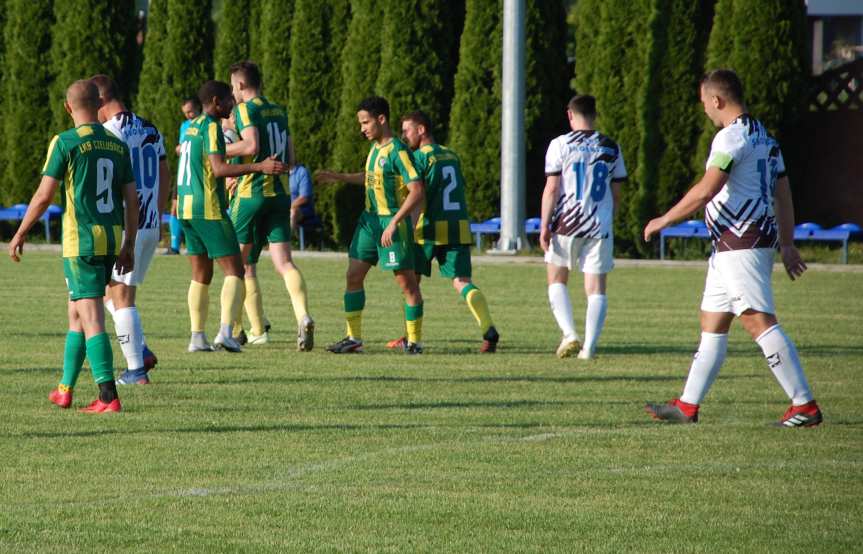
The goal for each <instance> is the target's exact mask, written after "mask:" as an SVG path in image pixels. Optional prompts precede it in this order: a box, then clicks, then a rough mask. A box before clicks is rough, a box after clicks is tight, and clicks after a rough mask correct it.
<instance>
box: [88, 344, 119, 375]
mask: <svg viewBox="0 0 863 554" xmlns="http://www.w3.org/2000/svg"><path fill="white" fill-rule="evenodd" d="M87 358H88V359H89V360H90V371H92V372H93V380H94V381H95V382H96V384H97V385H99V384H102V383H107V382H108V381H113V380H114V353H113V352H111V339H109V338H108V334H107V333H104V332H102V333H99V334H98V335H94V336H92V337H90V338H89V339H87Z"/></svg>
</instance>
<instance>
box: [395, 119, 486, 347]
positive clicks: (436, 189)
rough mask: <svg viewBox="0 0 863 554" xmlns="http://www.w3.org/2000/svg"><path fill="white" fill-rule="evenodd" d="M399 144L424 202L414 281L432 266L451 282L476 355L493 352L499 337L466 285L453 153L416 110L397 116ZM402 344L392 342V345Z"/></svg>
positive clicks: (466, 239)
mask: <svg viewBox="0 0 863 554" xmlns="http://www.w3.org/2000/svg"><path fill="white" fill-rule="evenodd" d="M401 124H402V140H403V141H404V142H405V144H407V145H408V146H409V147H410V149H411V150H413V160H414V165H415V166H416V168H417V171H419V173H420V175H421V176H422V178H423V182H425V187H426V190H425V201H424V202H423V203H422V205H421V206H420V210H419V216H418V217H417V224H416V231H415V240H416V244H417V249H416V272H417V281H419V280H420V279H421V278H422V277H421V276H422V275H425V276H431V271H432V261H433V260H437V262H438V267H439V268H440V273H441V275H443V276H444V277H446V278H448V279H452V285H453V287H455V290H456V291H458V292H459V294H461V296H462V298H464V299H465V302H467V306H468V308H469V309H470V311H471V313H472V314H473V316H474V318H476V322H477V324H478V325H479V327H480V331H481V332H482V345H481V346H480V352H488V353H491V352H495V351H496V350H497V343H498V340H499V339H500V335H499V334H498V332H497V329H495V327H494V323H493V322H492V320H491V314H490V313H489V311H488V303H487V302H486V299H485V295H484V294H483V293H482V291H481V290H479V288H477V287H476V285H474V284H473V282H472V281H471V262H470V245H471V242H472V241H471V235H470V221H469V219H468V215H467V202H466V200H465V180H464V175H463V174H462V172H461V162H460V161H459V157H458V155H456V153H455V152H453V151H452V150H450V149H449V148H447V147H446V146H441V145H440V144H437V143H436V142H435V138H434V136H433V135H432V124H431V119H430V118H429V116H428V115H426V114H425V113H423V112H421V111H416V112H411V113H409V114H407V115H405V116H403V117H402V121H401ZM402 340H403V339H398V340H396V341H392V342H391V343H390V344H391V345H392V346H397V345H398V344H399V343H400V341H402Z"/></svg>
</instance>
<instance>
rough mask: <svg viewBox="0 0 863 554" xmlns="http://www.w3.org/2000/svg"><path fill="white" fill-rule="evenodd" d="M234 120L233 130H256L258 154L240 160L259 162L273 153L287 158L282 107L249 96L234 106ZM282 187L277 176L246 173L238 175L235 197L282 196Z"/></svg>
mask: <svg viewBox="0 0 863 554" xmlns="http://www.w3.org/2000/svg"><path fill="white" fill-rule="evenodd" d="M234 117H235V119H236V121H237V133H240V134H242V132H243V129H245V128H247V127H255V128H256V129H258V155H257V156H245V157H243V160H242V162H241V163H247V164H250V163H257V162H262V161H264V160H266V159H267V158H269V157H270V156H273V155H275V156H276V158H278V159H279V160H281V161H282V162H285V163H287V161H288V135H290V132H289V131H288V115H287V112H285V108H283V107H282V106H280V105H279V104H274V103H272V102H270V101H269V100H267V99H266V98H265V97H263V96H258V97H256V98H252V99H251V100H249V101H248V102H243V103H242V104H239V105H237V107H236V108H234ZM285 194H286V192H285V187H284V185H283V184H282V180H281V177H279V176H278V175H265V174H263V173H250V174H248V175H243V176H242V177H239V183H238V184H237V196H238V197H239V198H252V197H253V196H263V197H272V196H280V195H285Z"/></svg>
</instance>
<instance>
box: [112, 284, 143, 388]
mask: <svg viewBox="0 0 863 554" xmlns="http://www.w3.org/2000/svg"><path fill="white" fill-rule="evenodd" d="M117 277H122V276H118V275H114V276H113V278H112V279H111V283H110V284H109V285H108V289H109V291H110V292H109V294H110V295H111V301H110V302H106V304H110V306H111V309H110V312H111V316H112V318H113V319H114V332H115V333H116V335H117V342H119V343H120V350H121V351H122V352H123V357H124V358H126V371H124V372H123V373H122V374H121V375H120V377H118V379H117V382H118V383H119V384H121V385H132V384H142V385H145V384H148V383H149V382H150V380H149V377H148V376H147V368H146V367H145V366H144V329H143V327H142V326H141V316H140V314H139V313H138V308H137V307H136V306H135V296H136V290H137V287H135V286H131V285H127V284H126V283H123V282H118V281H115V280H114V279H115V278H117Z"/></svg>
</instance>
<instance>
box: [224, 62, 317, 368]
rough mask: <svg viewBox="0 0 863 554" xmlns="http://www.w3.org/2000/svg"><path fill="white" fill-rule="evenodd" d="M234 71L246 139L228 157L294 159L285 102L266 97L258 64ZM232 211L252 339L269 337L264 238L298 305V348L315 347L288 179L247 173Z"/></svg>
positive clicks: (238, 65)
mask: <svg viewBox="0 0 863 554" xmlns="http://www.w3.org/2000/svg"><path fill="white" fill-rule="evenodd" d="M230 74H231V87H232V89H233V93H234V99H235V100H236V102H237V107H236V109H235V110H234V115H235V119H236V124H237V131H238V132H239V133H240V137H241V139H242V140H240V141H237V142H235V143H233V144H229V145H228V146H227V147H226V151H227V154H228V156H242V157H243V161H246V162H250V161H256V162H259V161H262V160H265V159H267V158H268V157H270V156H276V157H277V158H278V159H279V160H281V161H282V162H285V163H288V164H289V165H290V164H292V163H293V154H292V152H293V147H292V145H291V136H290V134H289V132H288V120H287V114H286V113H285V109H284V108H283V107H282V106H280V105H278V104H274V103H272V102H270V101H269V100H267V99H266V98H265V97H264V96H261V85H262V81H261V72H260V69H259V68H258V66H257V65H256V64H254V63H252V62H248V61H245V62H239V63H236V64H234V65H232V66H231V68H230ZM230 214H231V220H232V221H233V222H234V227H235V229H236V231H237V238H238V239H239V241H240V248H241V251H242V256H243V263H244V265H245V267H244V273H245V288H246V303H245V306H246V314H247V315H248V316H249V323H250V324H251V329H250V330H249V336H248V342H249V344H265V343H266V342H267V341H268V340H269V339H268V335H267V331H266V321H265V318H264V307H263V299H262V296H261V288H260V285H259V284H258V277H257V271H256V267H257V263H258V259H259V257H260V253H261V250H262V248H263V246H264V244H265V243H269V244H270V256H271V257H272V260H273V266H274V267H275V268H276V271H278V273H279V275H281V276H282V278H283V279H284V281H285V287H286V288H287V289H288V294H289V295H290V297H291V304H292V305H293V308H294V316H295V317H296V320H297V350H299V351H309V350H311V349H312V347H313V346H314V340H315V338H314V330H315V322H314V321H313V320H312V318H311V316H309V313H308V299H307V293H306V282H305V279H303V274H302V273H300V270H299V269H298V268H297V266H296V265H295V264H294V261H293V259H292V257H291V196H290V192H289V191H288V190H287V189H286V187H285V183H284V182H283V181H282V179H281V178H280V177H279V176H278V175H264V174H263V173H253V174H248V175H245V176H244V177H242V178H241V179H239V180H238V183H237V190H236V193H235V194H234V197H233V199H232V201H231V209H230ZM256 233H257V237H256V236H255V234H256Z"/></svg>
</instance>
